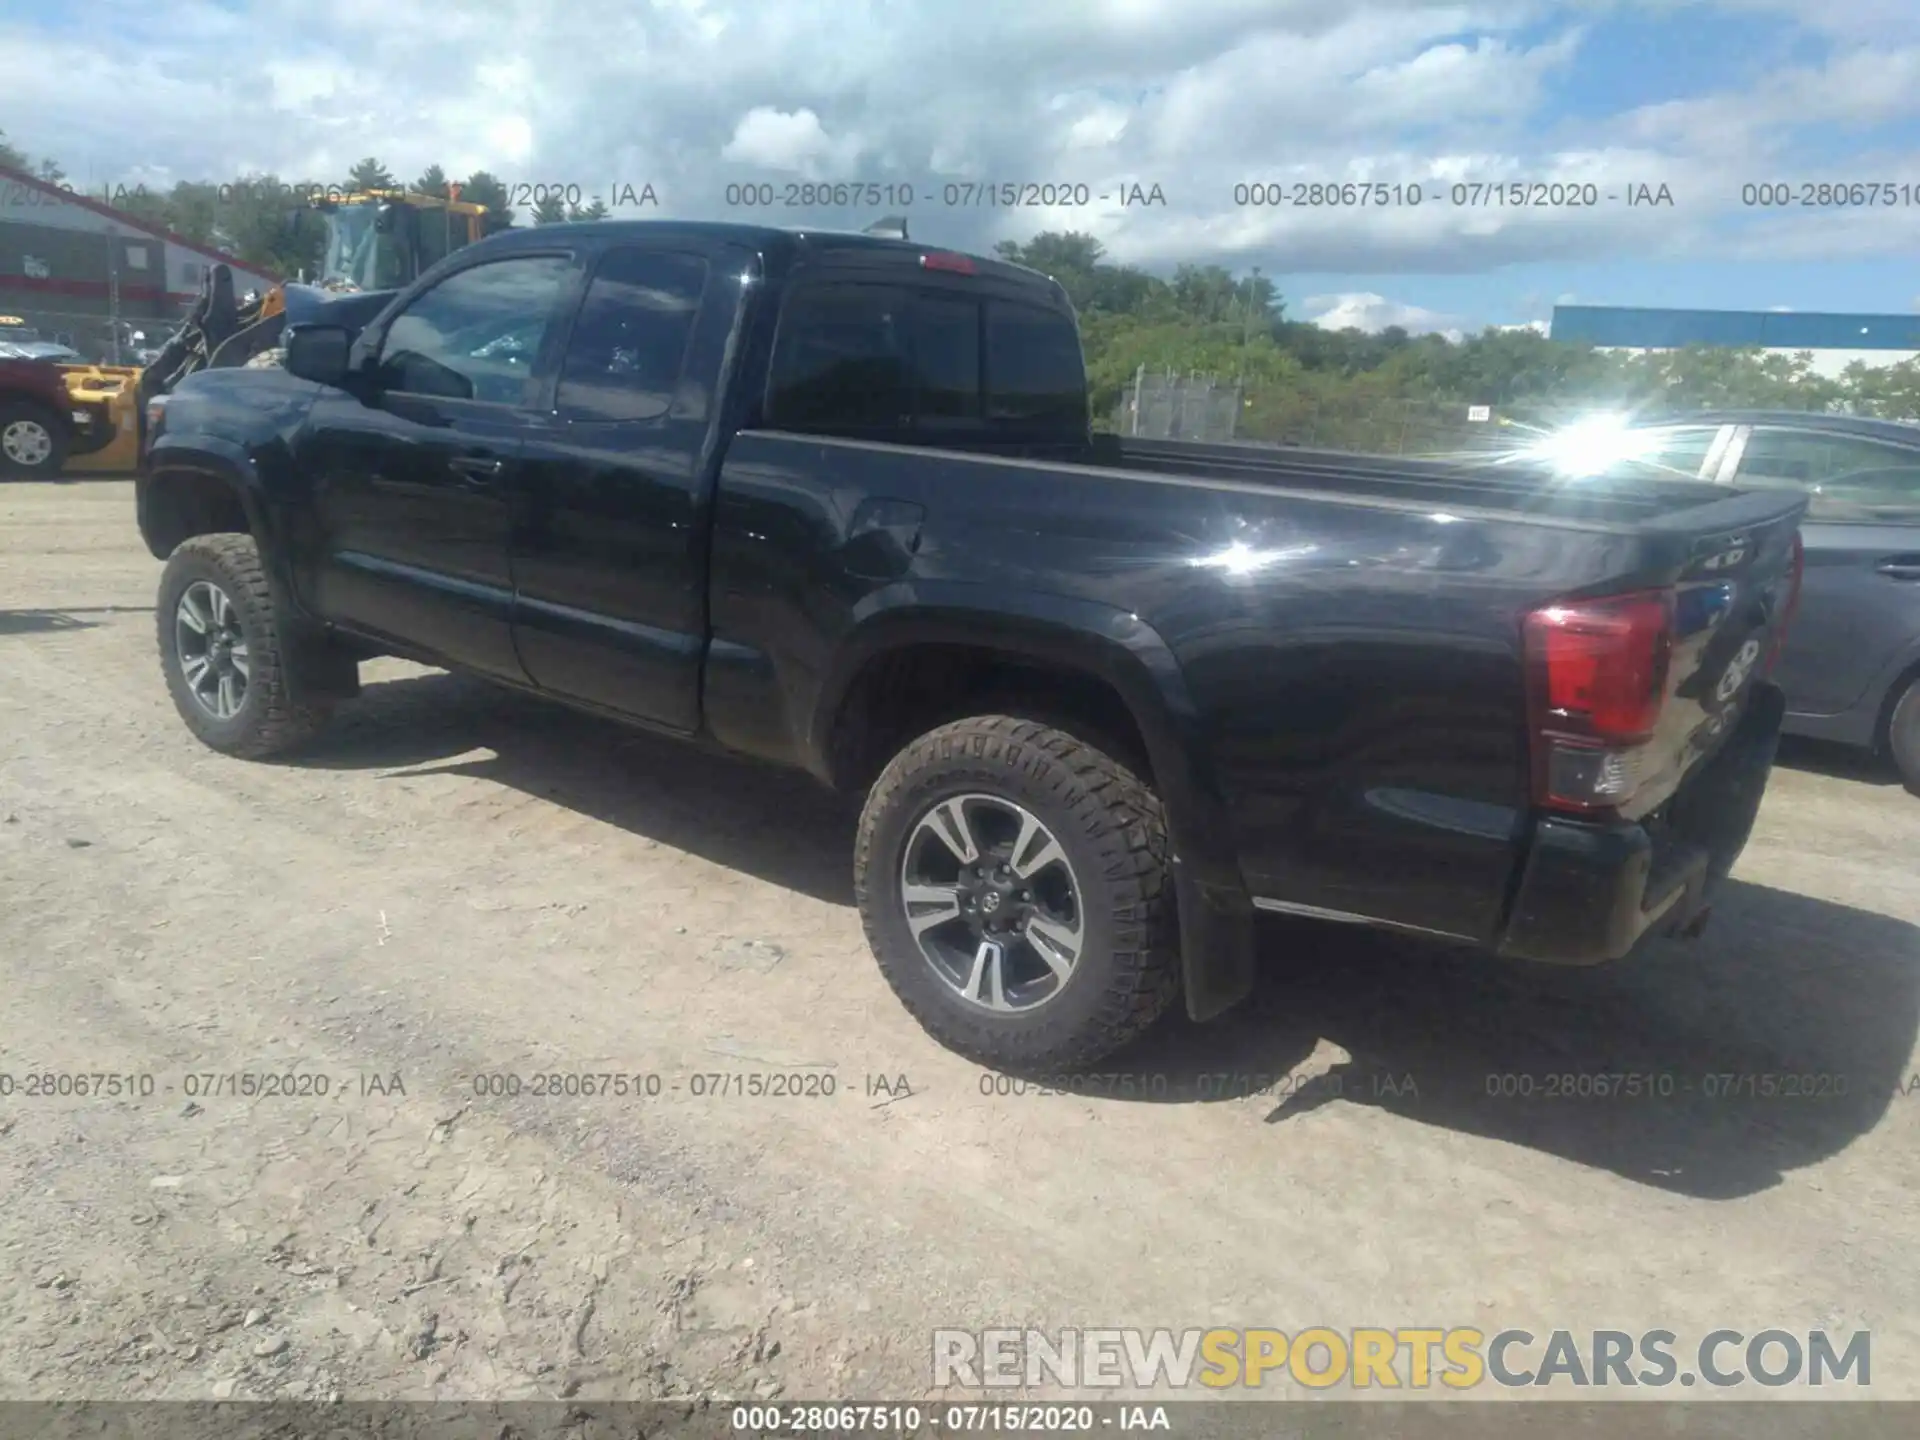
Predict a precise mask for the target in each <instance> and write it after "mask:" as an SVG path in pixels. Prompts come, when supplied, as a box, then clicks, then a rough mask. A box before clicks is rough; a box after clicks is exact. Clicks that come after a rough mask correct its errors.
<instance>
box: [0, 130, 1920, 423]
mask: <svg viewBox="0 0 1920 1440" xmlns="http://www.w3.org/2000/svg"><path fill="white" fill-rule="evenodd" d="M0 163H5V164H8V165H11V166H13V167H15V168H16V169H21V170H26V171H29V172H31V173H34V174H37V175H40V176H41V177H42V178H45V179H49V180H52V181H54V182H56V183H57V182H60V181H62V180H64V178H65V176H64V173H63V172H62V171H61V169H60V166H59V165H58V163H57V162H56V161H54V160H51V159H45V158H39V159H36V158H34V157H30V156H28V155H26V154H24V153H22V152H21V151H19V150H18V149H16V148H15V147H13V146H11V145H9V144H7V142H6V137H5V135H4V133H0ZM341 183H342V185H343V186H344V187H346V188H350V189H354V190H387V189H401V188H405V189H408V190H413V191H416V192H419V193H422V194H428V195H439V196H445V195H447V194H448V193H449V188H450V184H451V181H450V178H449V176H448V175H447V173H446V172H445V170H443V169H442V167H440V166H439V165H430V166H428V167H427V169H426V170H425V171H424V172H423V173H422V174H421V175H420V176H419V177H418V178H416V179H414V180H413V181H412V182H411V183H410V184H407V185H405V186H402V185H401V183H400V182H399V180H398V179H397V178H396V177H395V175H394V173H393V172H392V171H391V170H390V169H388V168H387V167H386V166H385V165H384V164H382V163H381V162H380V161H379V160H378V159H376V158H374V157H368V158H367V159H364V160H362V161H360V163H359V164H357V165H355V166H353V167H352V168H351V169H350V170H349V171H348V173H347V175H346V176H345V177H344V180H343V181H342V182H341ZM458 183H459V187H460V189H459V194H460V198H461V199H463V200H472V201H474V202H476V203H478V204H481V205H485V206H488V207H489V208H490V209H491V210H493V211H494V212H495V216H494V223H495V224H497V225H501V226H506V225H512V224H513V223H515V219H516V216H515V214H514V211H513V210H512V209H511V208H510V207H509V206H508V204H507V201H508V199H509V196H508V191H507V186H506V183H505V182H504V181H502V180H501V179H500V178H499V177H497V176H495V175H493V174H492V173H491V172H489V171H486V170H476V171H475V172H473V173H472V174H470V175H468V176H467V177H466V178H465V179H464V180H461V181H459V182H458ZM115 203H116V204H119V205H120V206H121V207H122V208H124V209H127V210H129V211H131V212H132V213H134V214H137V215H139V216H141V217H142V218H143V219H147V220H149V221H151V222H153V223H156V224H160V225H163V226H165V227H166V228H168V229H170V230H174V231H176V232H177V233H179V234H181V235H184V236H186V237H187V238H188V239H190V240H194V241H197V242H199V243H201V244H208V245H213V246H216V247H218V248H220V249H224V250H227V251H229V252H230V253H232V254H234V255H237V256H238V257H239V258H240V259H241V260H243V261H245V262H247V263H249V264H255V265H260V266H263V267H264V268H266V269H268V270H270V271H273V272H276V273H279V274H283V275H294V274H298V273H300V272H301V271H302V270H303V269H304V270H306V271H308V272H312V271H313V270H315V269H317V268H318V266H319V263H320V259H321V256H320V253H319V250H320V245H321V243H322V242H321V239H320V237H319V236H318V235H317V234H316V233H315V232H314V231H313V229H312V227H308V229H307V230H306V231H305V232H304V233H303V232H299V231H293V230H290V229H289V227H288V226H287V224H286V217H287V210H288V186H287V185H286V184H285V183H284V182H282V181H281V180H280V179H279V177H277V176H274V175H271V174H268V175H256V176H249V177H246V178H244V179H242V180H239V181H236V182H230V183H227V184H225V185H219V184H213V183H210V182H201V181H181V182H179V183H177V184H175V185H174V186H173V187H172V188H171V189H169V190H167V191H165V192H160V193H154V192H145V191H136V192H135V193H133V194H132V195H127V196H123V195H119V194H117V193H116V196H115ZM606 213H607V208H606V206H605V205H604V204H602V203H601V202H600V201H598V200H595V201H593V202H592V203H591V204H589V205H586V206H567V205H564V204H562V203H561V201H560V200H559V199H557V198H553V197H548V198H546V199H544V200H543V201H542V202H541V203H540V204H539V205H537V206H536V207H535V208H534V209H533V210H532V212H531V213H530V214H529V215H528V217H527V218H528V219H529V220H530V221H531V223H533V224H535V225H551V224H559V223H563V222H568V221H576V220H594V219H599V218H601V217H602V216H604V215H605V214H606ZM997 249H998V253H999V254H1000V255H1001V256H1002V257H1003V258H1005V259H1008V260H1012V261H1015V262H1017V263H1019V264H1023V265H1028V266H1031V267H1032V268H1034V269H1036V270H1040V271H1044V272H1045V273H1047V274H1050V275H1052V276H1054V277H1055V278H1057V279H1058V280H1059V281H1060V282H1061V284H1062V285H1063V286H1064V287H1065V289H1066V292H1067V294H1068V296H1069V297H1070V298H1071V299H1072V301H1073V304H1074V307H1075V308H1076V310H1077V311H1078V312H1079V315H1080V322H1081V330H1082V335H1083V343H1084V346H1085V350H1086V358H1087V371H1088V381H1089V386H1090V389H1091V391H1092V403H1093V413H1094V416H1095V418H1096V422H1097V423H1099V422H1106V421H1109V420H1110V419H1111V417H1112V416H1113V415H1114V414H1115V412H1116V411H1117V409H1118V407H1119V406H1120V404H1121V400H1122V397H1123V395H1124V393H1125V391H1126V388H1127V386H1128V385H1129V384H1130V383H1131V382H1132V381H1133V379H1134V377H1135V376H1136V374H1138V373H1139V372H1140V371H1141V370H1142V368H1144V369H1146V370H1147V371H1149V372H1153V373H1155V374H1165V373H1169V372H1171V373H1173V374H1177V375H1191V376H1211V377H1215V378H1217V379H1219V380H1222V381H1225V382H1238V383H1239V384H1240V385H1241V386H1242V387H1243V394H1244V397H1245V398H1244V401H1243V406H1242V410H1241V413H1240V415H1239V423H1238V425H1237V427H1236V433H1238V434H1239V435H1241V436H1243V437H1245V438H1250V439H1276V440H1278V439H1288V438H1300V437H1301V436H1302V435H1303V434H1310V435H1313V436H1316V437H1317V438H1318V439H1319V440H1321V441H1322V442H1324V440H1325V439H1326V438H1327V437H1326V435H1325V434H1323V433H1321V432H1320V430H1319V429H1315V428H1314V427H1325V426H1326V425H1328V424H1329V423H1331V424H1332V425H1333V429H1334V431H1336V432H1338V431H1339V420H1340V417H1343V416H1345V417H1372V418H1370V419H1368V420H1367V421H1366V423H1367V425H1369V426H1372V427H1373V430H1377V429H1378V426H1379V424H1380V423H1381V421H1380V418H1379V417H1381V416H1390V415H1393V414H1396V413H1397V414H1403V415H1405V414H1412V413H1414V412H1416V411H1419V410H1421V409H1423V408H1426V409H1432V408H1434V407H1443V408H1444V407H1456V408H1457V410H1458V412H1459V415H1460V418H1463V419H1464V417H1465V411H1466V407H1467V406H1469V405H1476V406H1478V405H1484V406H1488V407H1491V408H1492V409H1493V410H1494V411H1495V412H1496V413H1497V414H1499V415H1500V416H1502V417H1503V418H1506V417H1512V418H1519V419H1522V420H1524V419H1525V418H1526V417H1528V416H1536V415H1551V414H1555V413H1562V412H1565V411H1567V410H1570V409H1577V408H1583V407H1608V408H1625V409H1634V410H1647V409H1654V410H1666V411H1684V410H1690V409H1700V408H1706V407H1742V408H1744V407H1753V408H1768V409H1773V408H1781V409H1798V410H1852V411H1856V412H1859V413H1864V414H1874V415H1883V416H1888V417H1895V418H1902V417H1916V418H1920V364H1916V363H1915V362H1912V361H1907V362H1903V363H1900V364H1895V365H1889V366H1884V367H1868V366H1866V365H1862V364H1858V363H1856V364H1853V365H1851V366H1849V367H1848V368H1847V370H1846V371H1845V372H1844V373H1843V374H1841V375H1839V376H1837V377H1826V376H1820V375H1816V374H1814V372H1813V368H1812V362H1811V358H1810V357H1808V356H1805V355H1768V354H1764V353H1762V352H1760V351H1758V350H1737V349H1723V348H1717V347H1708V346H1695V347H1690V348H1688V349H1684V350H1674V351H1666V352H1662V353H1658V354H1649V355H1625V354H1620V353H1616V352H1608V351H1604V350H1598V349H1595V348H1594V347H1592V346H1590V345H1585V344H1579V343H1573V342H1568V341H1558V340H1551V339H1548V338H1547V337H1545V336H1543V335H1540V334H1538V333H1537V332H1535V331H1532V330H1524V329H1521V330H1505V329H1499V328H1494V327H1489V328H1488V329H1485V330H1483V331H1482V332H1481V333H1479V334H1478V335H1473V336H1469V337H1466V338H1464V339H1461V340H1457V341H1456V340H1450V339H1448V338H1447V337H1445V336H1442V335H1433V334H1425V335H1414V334H1410V333H1409V332H1408V331H1406V330H1404V329H1401V328H1399V327H1397V326H1396V327H1389V328H1387V329H1385V330H1382V331H1379V332H1378V333H1367V332H1363V331H1360V330H1357V329H1348V330H1338V331H1336V330H1329V329H1327V328H1325V327H1323V326H1321V325H1317V324H1314V323H1311V322H1308V321H1302V320H1296V319H1293V318H1291V317H1289V316H1288V314H1287V310H1286V302H1285V301H1284V300H1283V299H1282V297H1281V295H1280V293H1279V290H1278V288H1277V286H1276V285H1275V283H1274V281H1273V279H1272V278H1271V277H1269V276H1266V275H1262V274H1261V273H1260V272H1259V271H1258V270H1257V269H1255V270H1253V271H1251V272H1250V273H1248V274H1244V275H1236V274H1234V273H1233V272H1231V271H1229V270H1227V269H1226V268H1224V267H1222V266H1219V265H1180V266H1177V267H1176V268H1175V269H1174V271H1173V273H1172V274H1171V275H1169V276H1162V275H1156V274H1153V273H1150V272H1148V271H1146V270H1143V269H1140V268H1138V267H1135V266H1130V265H1123V264H1118V263H1116V262H1114V261H1112V260H1111V259H1109V258H1108V256H1107V253H1106V251H1105V250H1104V248H1103V247H1102V245H1101V243H1100V242H1099V241H1098V240H1097V239H1095V238H1094V237H1093V236H1091V235H1085V234H1080V233H1076V232H1071V231H1068V232H1045V233H1042V234H1039V235H1036V236H1034V237H1033V238H1032V239H1031V240H1027V241H1022V242H1013V241H1008V242H1004V243H1002V244H1001V245H1000V246H998V247H997ZM1373 430H1369V432H1368V434H1369V435H1370V436H1372V435H1373ZM1402 438H1403V439H1404V436H1403V437H1402ZM1307 443H1314V440H1313V439H1308V441H1307ZM1356 443H1360V442H1356ZM1368 448H1378V438H1377V436H1375V437H1374V443H1373V444H1372V445H1370V446H1369V447H1368Z"/></svg>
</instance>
